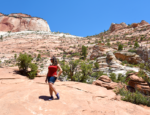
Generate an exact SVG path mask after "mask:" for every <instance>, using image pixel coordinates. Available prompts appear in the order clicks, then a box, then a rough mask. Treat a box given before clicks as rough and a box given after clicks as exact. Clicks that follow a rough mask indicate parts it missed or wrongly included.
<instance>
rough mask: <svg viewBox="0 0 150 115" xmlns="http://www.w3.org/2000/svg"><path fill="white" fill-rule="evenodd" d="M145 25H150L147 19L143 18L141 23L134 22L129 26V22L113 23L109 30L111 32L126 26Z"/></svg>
mask: <svg viewBox="0 0 150 115" xmlns="http://www.w3.org/2000/svg"><path fill="white" fill-rule="evenodd" d="M143 25H149V23H148V22H146V21H145V20H142V21H141V22H140V23H132V24H131V26H128V25H127V24H125V23H120V24H115V23H112V24H111V26H110V28H109V30H110V31H111V32H113V31H115V30H119V29H123V28H126V27H129V28H130V27H132V28H135V27H138V26H143Z"/></svg>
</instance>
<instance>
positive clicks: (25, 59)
mask: <svg viewBox="0 0 150 115" xmlns="http://www.w3.org/2000/svg"><path fill="white" fill-rule="evenodd" d="M31 61H32V57H31V56H30V55H28V54H26V53H25V54H22V53H20V55H19V57H18V58H17V65H18V67H19V70H23V72H24V73H23V74H26V73H27V70H28V67H29V65H30V63H31Z"/></svg>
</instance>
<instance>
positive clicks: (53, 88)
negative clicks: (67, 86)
mask: <svg viewBox="0 0 150 115" xmlns="http://www.w3.org/2000/svg"><path fill="white" fill-rule="evenodd" d="M49 86H50V88H51V90H52V91H54V93H55V94H56V95H57V92H56V89H55V87H54V85H53V83H49Z"/></svg>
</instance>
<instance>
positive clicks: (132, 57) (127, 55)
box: [114, 51, 143, 64]
mask: <svg viewBox="0 0 150 115" xmlns="http://www.w3.org/2000/svg"><path fill="white" fill-rule="evenodd" d="M114 55H115V57H116V58H117V59H118V60H121V61H125V60H126V61H127V62H128V63H131V64H139V63H142V62H143V60H142V59H141V58H140V56H139V55H137V54H136V53H131V52H123V51H120V52H119V51H118V52H115V53H114Z"/></svg>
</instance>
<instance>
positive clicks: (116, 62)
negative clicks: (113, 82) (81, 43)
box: [106, 51, 121, 68]
mask: <svg viewBox="0 0 150 115" xmlns="http://www.w3.org/2000/svg"><path fill="white" fill-rule="evenodd" d="M106 60H107V63H108V64H109V66H110V67H113V68H117V67H120V66H119V64H120V63H121V62H120V61H119V60H117V59H116V57H115V55H114V54H113V52H111V51H109V52H107V57H106Z"/></svg>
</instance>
